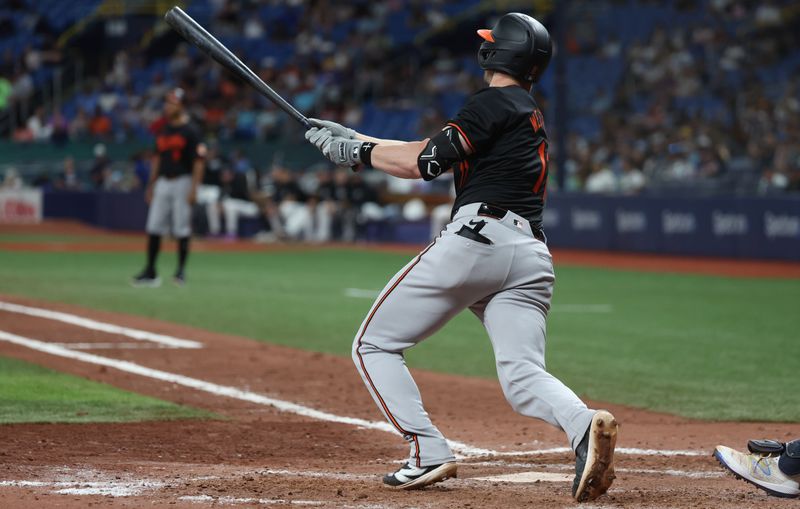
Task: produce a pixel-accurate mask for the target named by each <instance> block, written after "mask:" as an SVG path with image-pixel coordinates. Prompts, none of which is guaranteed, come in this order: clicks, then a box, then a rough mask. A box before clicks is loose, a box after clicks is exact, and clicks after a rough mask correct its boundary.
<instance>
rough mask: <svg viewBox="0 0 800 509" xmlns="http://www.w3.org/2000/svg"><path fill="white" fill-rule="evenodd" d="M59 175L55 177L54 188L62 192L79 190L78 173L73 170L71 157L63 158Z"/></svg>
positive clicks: (73, 164)
mask: <svg viewBox="0 0 800 509" xmlns="http://www.w3.org/2000/svg"><path fill="white" fill-rule="evenodd" d="M62 164H63V167H62V170H61V173H60V174H59V175H58V176H57V177H56V181H55V183H54V187H55V188H56V189H60V190H63V191H77V190H79V189H80V188H81V185H80V182H79V181H78V173H77V171H76V170H75V159H73V158H72V156H67V157H66V158H64V162H63V163H62Z"/></svg>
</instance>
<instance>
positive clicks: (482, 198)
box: [445, 86, 548, 229]
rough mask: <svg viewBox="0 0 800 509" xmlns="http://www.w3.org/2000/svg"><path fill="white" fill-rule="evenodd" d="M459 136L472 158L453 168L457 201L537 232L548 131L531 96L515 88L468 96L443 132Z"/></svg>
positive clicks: (497, 88)
mask: <svg viewBox="0 0 800 509" xmlns="http://www.w3.org/2000/svg"><path fill="white" fill-rule="evenodd" d="M449 128H454V129H456V130H457V131H458V132H459V134H460V135H461V139H462V140H463V143H464V144H465V145H466V147H465V148H467V149H468V152H470V154H469V155H468V156H467V157H466V158H465V159H464V160H463V161H461V162H459V163H456V164H455V165H454V169H453V170H454V173H455V186H456V201H455V205H454V207H453V210H454V211H455V210H458V208H459V207H461V206H462V205H465V204H468V203H481V202H483V203H490V204H492V205H495V206H497V207H501V208H503V209H506V210H510V211H512V212H515V213H517V214H519V215H520V216H522V217H524V218H525V219H527V220H528V221H530V222H531V224H532V226H533V227H534V229H538V228H541V223H542V210H543V208H544V198H545V188H546V186H547V163H548V154H547V132H546V131H545V127H544V120H543V118H542V113H541V111H540V110H539V108H538V107H537V105H536V101H534V99H533V97H531V95H530V94H529V93H528V91H527V90H524V89H523V88H521V87H518V86H508V87H489V88H485V89H483V90H480V91H479V92H477V93H475V94H474V95H472V96H471V97H470V98H469V100H467V103H466V104H465V105H464V107H463V108H462V109H461V111H459V112H458V114H457V115H456V117H455V118H454V119H452V120H451V121H450V122H448V123H447V126H446V127H445V129H449Z"/></svg>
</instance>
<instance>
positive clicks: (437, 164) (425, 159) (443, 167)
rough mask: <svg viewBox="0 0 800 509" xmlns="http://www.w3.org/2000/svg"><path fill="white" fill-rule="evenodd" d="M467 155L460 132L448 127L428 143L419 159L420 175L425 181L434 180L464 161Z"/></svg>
mask: <svg viewBox="0 0 800 509" xmlns="http://www.w3.org/2000/svg"><path fill="white" fill-rule="evenodd" d="M466 155H467V154H466V152H464V149H463V148H462V146H461V140H460V139H459V137H458V131H456V130H455V129H454V128H453V127H452V126H447V127H445V128H444V129H442V130H441V131H440V132H439V133H438V134H437V135H436V136H434V137H433V138H431V139H430V141H428V144H427V145H425V148H424V149H423V150H422V152H420V154H419V157H417V167H418V168H419V174H420V176H421V177H422V178H423V179H424V180H433V179H435V178H436V177H438V176H439V175H441V174H442V173H444V172H445V171H447V170H448V169H449V168H450V166H451V165H452V164H453V163H457V162H459V161H463V160H464V158H465V157H466Z"/></svg>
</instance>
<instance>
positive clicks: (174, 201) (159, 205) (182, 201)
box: [146, 175, 192, 239]
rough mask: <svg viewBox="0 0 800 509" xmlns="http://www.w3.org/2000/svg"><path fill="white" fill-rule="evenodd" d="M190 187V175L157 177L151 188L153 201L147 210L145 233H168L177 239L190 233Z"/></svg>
mask: <svg viewBox="0 0 800 509" xmlns="http://www.w3.org/2000/svg"><path fill="white" fill-rule="evenodd" d="M191 189H192V176H191V175H181V176H180V177H175V178H173V179H168V178H166V177H159V178H158V180H156V185H155V188H154V189H153V201H151V202H150V210H149V211H148V212H147V227H146V230H147V233H148V234H150V235H168V234H169V233H170V232H171V233H172V236H173V237H175V238H177V239H182V238H184V237H188V236H190V235H191V234H192V206H191V205H189V202H188V197H189V191H191Z"/></svg>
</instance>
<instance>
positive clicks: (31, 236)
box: [0, 233, 130, 244]
mask: <svg viewBox="0 0 800 509" xmlns="http://www.w3.org/2000/svg"><path fill="white" fill-rule="evenodd" d="M129 240H130V238H128V237H122V236H119V235H75V234H70V233H67V234H62V233H0V244H5V243H14V242H25V243H28V242H32V243H41V244H47V243H81V242H83V243H94V244H96V243H108V242H125V241H129Z"/></svg>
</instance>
